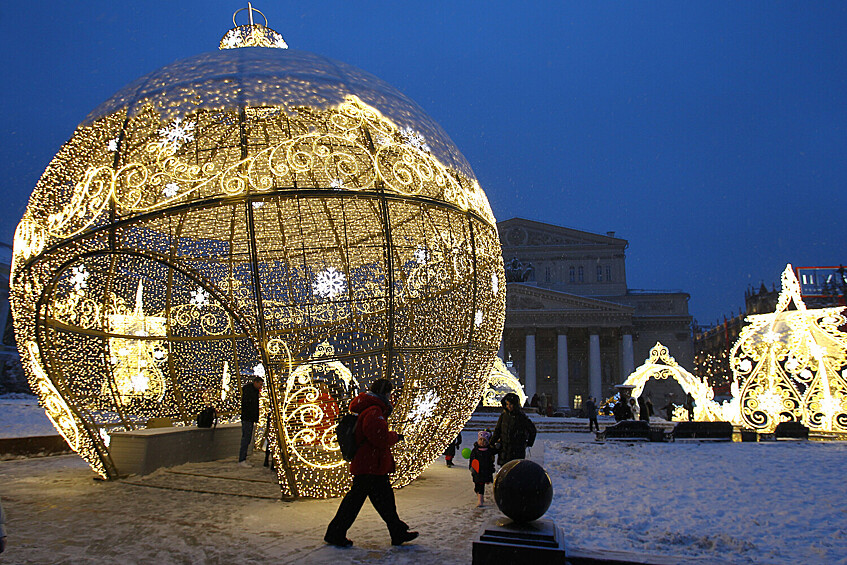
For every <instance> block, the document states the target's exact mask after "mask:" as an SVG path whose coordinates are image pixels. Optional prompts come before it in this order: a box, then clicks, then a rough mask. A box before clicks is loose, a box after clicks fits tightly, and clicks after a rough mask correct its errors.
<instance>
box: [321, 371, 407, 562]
mask: <svg viewBox="0 0 847 565" xmlns="http://www.w3.org/2000/svg"><path fill="white" fill-rule="evenodd" d="M392 388H393V385H392V383H391V381H390V380H388V379H377V380H376V381H374V382H373V384H371V386H370V389H369V391H368V392H363V393H362V394H360V395H359V396H357V397H356V398H354V399H353V401H352V402H351V403H350V412H353V413H354V414H358V415H359V418H358V420H357V421H356V445H357V446H358V449H357V450H356V455H355V456H354V457H353V461H352V462H351V463H350V473H351V474H352V475H353V486H352V487H351V488H350V491H349V492H348V493H347V494H346V495H345V496H344V499H343V500H342V501H341V504H340V505H339V507H338V512H336V513H335V518H333V519H332V522H330V523H329V526H328V527H327V529H326V535H325V536H324V541H326V542H327V543H329V544H332V545H336V546H338V547H349V546H351V545H353V542H352V541H350V540H349V539H347V530H349V529H350V526H352V525H353V522H354V521H355V520H356V516H358V515H359V511H360V510H361V509H362V505H363V504H364V503H365V499H366V498H370V499H371V504H373V507H374V509H375V510H376V511H377V513H379V515H380V517H381V518H382V519H383V520H384V521H385V524H386V525H387V526H388V531H389V533H390V534H391V544H392V545H400V544H402V543H403V542H407V541H411V540H413V539H415V538H416V537H418V532H412V531H409V526H408V525H407V524H406V523H405V522H404V521H403V520H401V519H400V517H399V516H398V515H397V506H396V505H395V503H394V491H393V490H392V489H391V481H389V479H388V474H389V473H393V472H394V456H393V455H391V446H392V445H394V444H395V443H397V442H398V441H402V440H403V436H402V435H401V434H398V433H396V432H392V431H390V430H389V429H388V422H387V421H386V418H388V416H389V415H390V414H391V408H392V407H391V401H390V400H389V399H388V396H389V394H391V389H392Z"/></svg>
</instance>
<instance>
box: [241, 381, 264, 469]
mask: <svg viewBox="0 0 847 565" xmlns="http://www.w3.org/2000/svg"><path fill="white" fill-rule="evenodd" d="M264 384H265V380H264V379H263V378H262V377H253V380H252V381H251V382H249V383H247V384H246V385H244V386H243V387H241V449H240V450H239V451H238V464H239V465H241V466H242V467H252V465H250V463H248V462H247V448H248V447H250V444H251V443H252V442H253V429H254V428H255V426H256V422H258V421H259V395H260V394H261V393H262V386H263V385H264Z"/></svg>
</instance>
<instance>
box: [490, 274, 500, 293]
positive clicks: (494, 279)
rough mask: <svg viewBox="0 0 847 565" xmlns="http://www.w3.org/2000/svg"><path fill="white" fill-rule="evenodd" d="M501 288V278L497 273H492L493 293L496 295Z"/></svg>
mask: <svg viewBox="0 0 847 565" xmlns="http://www.w3.org/2000/svg"><path fill="white" fill-rule="evenodd" d="M499 290H500V278H499V277H498V276H497V273H491V294H494V295H496V294H497V291H499Z"/></svg>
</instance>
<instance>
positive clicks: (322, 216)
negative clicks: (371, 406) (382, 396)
mask: <svg viewBox="0 0 847 565" xmlns="http://www.w3.org/2000/svg"><path fill="white" fill-rule="evenodd" d="M251 26H253V27H256V28H262V29H261V30H258V31H261V32H262V33H266V31H267V32H268V33H269V31H268V29H269V28H265V27H264V26H258V24H255V25H254V24H252V23H251ZM242 27H244V28H248V27H250V26H242ZM248 31H249V32H250V33H251V34H254V33H255V32H256V31H257V29H253V28H250V29H242V30H240V31H238V32H237V33H232V34H231V35H232V37H234V38H236V39H237V38H241V39H240V40H236V39H232V40H227V45H225V46H224V45H222V47H237V46H239V45H242V46H244V45H247V46H249V45H259V46H261V45H264V44H263V43H262V42H261V41H258V42H257V43H253V44H250V43H243V41H246V40H245V39H244V38H245V37H246V35H245V34H246V33H247V32H248ZM270 31H272V30H270ZM274 33H275V32H274ZM266 36H267V37H273V36H272V35H268V34H267V33H266ZM227 37H230V34H228V35H227V36H225V38H224V39H227ZM251 37H253V35H251ZM280 39H281V37H280ZM239 41H242V43H241V44H239ZM268 47H279V45H274V46H268ZM505 288H506V285H505V277H504V272H503V263H502V256H501V250H500V244H499V239H498V236H497V231H496V227H495V222H494V217H493V215H492V213H491V209H490V206H489V204H488V201H487V199H486V197H485V194H484V192H483V191H482V189H481V188H480V186H479V184H478V183H477V181H476V179H475V178H474V177H473V173H472V171H471V170H470V167H469V166H467V162H466V161H465V160H464V158H463V157H462V156H461V153H460V152H459V151H458V149H456V148H455V146H454V145H453V144H452V142H451V141H450V140H449V138H448V137H447V136H446V134H444V132H443V131H442V130H441V129H440V128H439V127H438V125H437V124H435V123H434V122H433V121H432V120H431V118H429V117H428V116H426V115H425V114H424V113H423V111H422V110H421V109H420V108H419V107H417V105H415V104H414V103H413V102H411V101H410V100H408V99H407V98H406V97H404V96H403V95H402V94H400V93H399V92H397V91H396V90H394V89H393V88H391V87H389V86H388V85H386V84H385V83H382V82H381V81H379V80H378V79H376V78H375V77H372V76H370V75H367V74H366V73H364V72H362V71H359V70H357V69H352V68H351V67H349V66H346V65H344V64H343V63H338V62H331V63H330V62H328V61H327V60H325V59H323V58H321V57H318V56H316V55H312V54H308V53H303V52H297V51H293V50H290V49H276V48H262V47H258V48H257V47H255V46H253V47H250V48H248V49H236V48H232V49H230V48H227V49H224V50H222V51H219V52H217V53H211V54H204V55H200V56H197V57H193V58H190V59H187V60H185V61H181V62H177V63H174V64H172V65H169V66H168V67H165V68H164V69H162V70H160V71H156V72H154V73H152V74H151V75H149V76H147V77H144V78H142V79H140V80H139V81H137V82H136V83H133V84H132V85H130V86H128V87H127V88H125V89H123V90H121V91H120V92H119V93H118V94H116V95H115V96H114V97H113V98H112V99H111V100H109V101H108V102H106V103H104V104H103V105H101V106H100V107H99V108H98V109H97V110H95V111H94V112H93V113H92V114H91V115H90V116H89V117H88V118H87V119H86V121H85V122H84V123H83V124H81V125H80V126H79V127H78V128H77V130H76V131H75V133H74V134H73V136H72V138H71V139H70V140H69V141H68V142H67V143H66V144H65V145H64V146H63V147H62V148H61V149H60V150H59V151H58V153H57V154H56V156H55V157H54V159H53V161H52V162H51V163H50V164H49V165H48V167H47V169H46V170H45V172H44V174H43V176H42V177H41V179H40V180H39V181H38V184H37V186H36V188H35V190H34V192H33V194H32V196H31V198H30V202H29V205H28V207H27V210H26V212H25V214H24V217H23V218H22V219H21V221H20V223H19V225H18V229H17V232H16V237H15V251H14V258H13V273H12V302H13V308H14V320H15V331H16V334H17V337H18V342H19V343H21V344H25V347H26V352H25V355H22V357H23V358H24V359H25V367H26V370H27V373H28V376H29V378H30V381H31V383H32V384H33V389H34V390H36V391H38V393H39V395H40V396H41V398H42V400H43V401H44V403H45V405H46V406H47V407H48V412H49V414H50V417H51V419H52V420H53V422H54V423H55V425H56V427H57V429H59V430H60V432H61V433H62V434H63V435H65V437H66V438H68V441H69V443H70V444H71V445H72V446H73V447H74V448H75V449H76V450H77V451H78V452H79V453H80V455H82V456H83V457H84V458H85V459H86V461H88V462H89V463H90V465H91V466H92V468H93V469H94V470H95V471H96V472H98V473H99V474H101V475H103V476H106V477H115V476H117V474H118V470H117V469H115V466H114V464H113V462H112V459H111V457H110V455H109V443H110V434H113V433H116V432H120V431H122V430H133V429H136V428H139V427H143V426H145V425H146V422H147V421H148V420H149V419H150V418H170V419H172V420H173V421H174V422H175V424H176V425H193V423H194V421H195V418H196V416H197V413H198V412H199V410H200V409H201V407H202V406H204V404H205V403H206V402H208V401H210V399H212V400H214V401H215V402H216V404H217V408H218V410H219V412H220V413H221V418H220V421H224V422H226V421H237V420H238V418H239V405H240V392H241V387H242V385H243V384H244V383H245V382H246V381H247V380H249V379H250V378H252V376H253V374H257V373H258V371H259V369H261V370H263V371H264V372H265V378H266V383H267V387H266V390H267V391H268V393H267V398H266V399H265V404H263V408H262V413H263V414H269V415H270V427H269V432H270V433H269V434H268V438H267V439H268V441H269V443H270V445H271V447H272V448H273V450H274V457H275V459H276V468H277V470H278V473H279V482H280V488H281V491H282V492H283V493H284V494H286V495H290V496H316V497H322V496H334V495H337V494H339V493H341V492H343V491H344V489H345V488H346V487H347V485H348V484H349V480H350V477H349V475H348V473H347V467H346V465H344V464H343V462H342V461H341V459H340V457H339V455H338V446H337V445H335V443H334V427H335V419H336V418H337V417H338V416H339V415H340V414H342V413H343V412H344V411H345V410H346V408H347V404H348V403H349V400H350V398H352V396H353V395H354V394H355V393H356V392H357V391H358V390H359V389H360V388H363V387H367V386H368V385H369V384H370V383H371V382H372V381H373V380H375V379H377V378H390V379H392V380H393V381H394V384H395V391H396V398H395V410H394V413H393V415H392V417H391V420H390V422H389V423H390V424H391V425H392V426H393V428H394V429H396V430H397V431H399V432H401V433H404V434H405V436H406V440H405V441H404V442H403V443H402V444H399V445H398V446H397V447H396V448H395V458H396V459H397V461H398V470H397V472H396V473H395V474H394V476H393V478H392V481H393V484H394V485H395V486H402V485H404V484H407V483H408V482H410V481H411V480H413V479H414V478H415V477H416V476H417V475H418V474H419V473H420V472H422V471H423V469H424V468H426V466H427V465H428V464H429V463H430V462H431V461H432V460H434V459H435V458H436V457H438V456H439V455H440V454H441V453H442V452H443V450H444V447H445V446H446V445H447V443H448V442H449V441H451V440H452V439H453V438H455V436H456V434H457V433H458V432H459V430H460V429H461V428H462V427H463V425H464V423H465V422H466V421H467V419H468V418H469V417H470V415H471V413H472V412H473V409H474V408H475V407H476V405H477V402H478V400H479V398H480V397H481V395H482V393H483V390H484V389H485V387H486V386H487V382H488V378H489V375H490V371H491V364H492V362H493V359H494V358H495V354H496V351H497V348H498V345H499V341H500V337H501V333H502V327H503V322H504V318H505ZM262 423H263V424H264V420H263V422H262ZM262 427H263V428H264V426H262Z"/></svg>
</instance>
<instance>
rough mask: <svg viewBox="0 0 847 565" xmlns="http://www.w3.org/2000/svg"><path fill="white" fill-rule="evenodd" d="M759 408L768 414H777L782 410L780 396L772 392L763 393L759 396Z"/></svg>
mask: <svg viewBox="0 0 847 565" xmlns="http://www.w3.org/2000/svg"><path fill="white" fill-rule="evenodd" d="M759 406H760V407H761V408H762V410H763V411H765V412H767V413H768V414H779V411H780V409H781V408H782V396H780V395H779V394H777V393H776V392H774V391H772V390H768V391H765V392H764V393H763V394H762V395H761V396H759Z"/></svg>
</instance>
